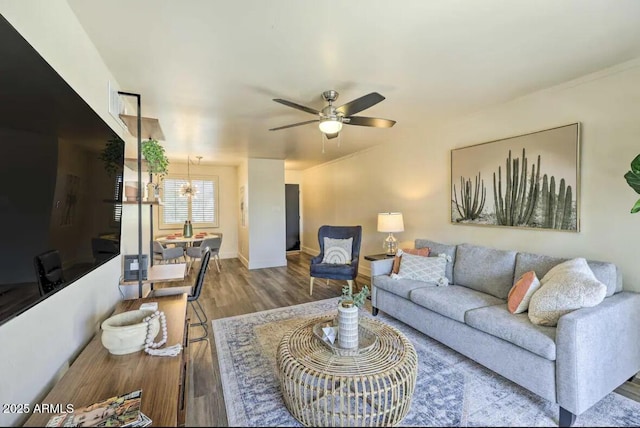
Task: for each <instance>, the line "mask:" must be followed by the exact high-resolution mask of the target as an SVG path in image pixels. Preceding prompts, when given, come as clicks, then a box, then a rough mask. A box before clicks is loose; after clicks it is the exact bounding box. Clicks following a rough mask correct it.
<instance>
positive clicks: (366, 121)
mask: <svg viewBox="0 0 640 428" xmlns="http://www.w3.org/2000/svg"><path fill="white" fill-rule="evenodd" d="M344 123H346V124H347V125H358V126H374V127H376V128H391V127H392V126H393V125H395V124H396V121H395V120H389V119H380V118H377V117H364V116H351V117H349V122H347V121H345V122H344Z"/></svg>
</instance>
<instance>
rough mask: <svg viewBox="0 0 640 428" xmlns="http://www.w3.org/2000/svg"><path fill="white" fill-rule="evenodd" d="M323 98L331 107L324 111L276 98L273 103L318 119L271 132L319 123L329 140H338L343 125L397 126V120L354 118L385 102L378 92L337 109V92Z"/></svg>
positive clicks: (327, 94) (327, 93)
mask: <svg viewBox="0 0 640 428" xmlns="http://www.w3.org/2000/svg"><path fill="white" fill-rule="evenodd" d="M322 98H324V100H325V101H327V102H329V105H327V106H326V107H324V108H323V109H322V110H316V109H313V108H311V107H306V106H303V105H300V104H296V103H294V102H291V101H287V100H283V99H281V98H275V99H274V100H273V101H275V102H277V103H280V104H284V105H286V106H288V107H293V108H295V109H298V110H302V111H305V112H307V113H311V114H315V115H317V116H318V118H317V119H313V120H307V121H305V122H298V123H293V124H291V125H285V126H279V127H277V128H271V129H269V131H277V130H279V129H286V128H292V127H294V126H300V125H306V124H308V123H313V122H319V125H318V126H319V128H320V131H322V132H323V133H324V134H325V135H326V136H327V138H336V137H337V136H338V133H339V132H340V130H341V129H342V124H347V125H358V126H373V127H375V128H391V127H392V126H393V125H395V124H396V121H395V120H389V119H379V118H377V117H364V116H353V115H354V114H356V113H359V112H361V111H362V110H365V109H368V108H369V107H372V106H374V105H376V104H378V103H379V102H380V101H382V100H384V97H383V96H382V95H380V94H379V93H377V92H371V93H370V94H367V95H364V96H362V97H360V98H356V99H355V100H353V101H350V102H348V103H346V104H344V105H341V106H340V107H335V106H334V105H333V102H334V101H335V100H337V99H338V93H337V92H336V91H333V90H331V91H325V92H323V93H322Z"/></svg>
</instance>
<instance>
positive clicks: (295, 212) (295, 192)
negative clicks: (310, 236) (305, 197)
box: [285, 184, 300, 251]
mask: <svg viewBox="0 0 640 428" xmlns="http://www.w3.org/2000/svg"><path fill="white" fill-rule="evenodd" d="M285 211H286V217H287V220H286V222H287V251H300V185H299V184H285Z"/></svg>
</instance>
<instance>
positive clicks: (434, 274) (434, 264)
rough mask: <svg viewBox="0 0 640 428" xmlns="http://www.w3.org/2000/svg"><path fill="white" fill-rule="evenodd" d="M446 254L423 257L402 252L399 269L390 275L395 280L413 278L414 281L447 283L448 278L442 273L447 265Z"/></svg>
mask: <svg viewBox="0 0 640 428" xmlns="http://www.w3.org/2000/svg"><path fill="white" fill-rule="evenodd" d="M446 257H447V256H443V257H424V256H416V255H414V254H408V253H407V254H403V256H402V263H401V264H400V271H398V273H397V274H396V275H393V274H392V275H391V276H392V278H394V279H396V280H400V279H415V280H416V281H423V282H430V283H434V284H438V285H449V280H448V279H447V277H446V276H445V275H444V272H445V269H446V267H447V259H446Z"/></svg>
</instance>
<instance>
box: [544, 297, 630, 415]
mask: <svg viewBox="0 0 640 428" xmlns="http://www.w3.org/2000/svg"><path fill="white" fill-rule="evenodd" d="M639 308H640V293H634V292H629V291H623V292H620V293H617V294H614V295H613V296H611V297H608V298H606V299H605V300H604V301H603V302H602V303H600V304H599V305H597V306H595V307H593V308H583V309H579V310H577V311H573V312H570V313H568V314H566V315H564V316H562V317H561V318H560V320H559V321H558V328H557V330H556V390H557V393H558V397H557V400H558V404H560V406H562V407H564V408H565V409H567V410H569V411H570V412H572V413H574V414H576V415H579V414H580V413H582V412H584V411H585V410H587V409H588V408H589V407H591V406H592V405H593V404H595V403H597V402H598V401H600V400H601V399H602V398H603V397H604V396H606V395H607V394H609V393H610V392H611V391H613V390H614V389H615V388H617V387H618V386H620V385H622V384H623V383H624V382H625V381H626V380H627V379H629V378H630V377H632V376H633V375H634V374H636V373H637V372H638V371H640V329H639V328H638V326H639V325H640V310H638V309H639Z"/></svg>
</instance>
